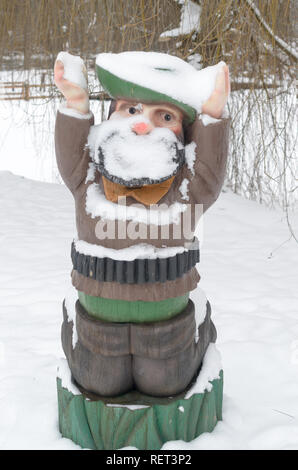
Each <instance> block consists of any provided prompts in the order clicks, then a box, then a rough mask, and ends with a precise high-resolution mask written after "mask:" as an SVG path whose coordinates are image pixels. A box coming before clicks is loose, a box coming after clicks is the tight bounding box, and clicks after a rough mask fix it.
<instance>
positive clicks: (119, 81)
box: [96, 52, 196, 123]
mask: <svg viewBox="0 0 298 470" xmlns="http://www.w3.org/2000/svg"><path fill="white" fill-rule="evenodd" d="M138 54H142V55H140V56H139V57H140V58H142V59H143V57H144V54H150V55H151V56H150V59H151V60H150V61H149V65H147V64H146V67H145V69H144V68H143V69H142V63H141V64H138V62H137V60H136V59H137V58H138ZM123 55H126V57H127V56H128V59H130V57H131V56H132V57H133V59H134V60H133V61H131V60H128V62H127V67H126V68H128V69H129V74H127V73H125V72H126V71H124V72H123V67H122V68H121V63H123ZM152 55H153V59H154V57H155V55H156V56H158V59H159V60H157V61H156V64H154V60H153V61H152ZM106 56H108V59H109V60H108V61H107V60H106ZM119 56H122V57H121V61H120V64H119V60H118V59H119ZM160 56H165V57H172V56H168V55H167V54H160V53H145V52H144V53H138V52H131V53H129V52H125V53H120V54H99V55H98V56H97V59H96V72H97V75H98V79H99V81H100V83H101V85H102V87H103V88H104V90H105V91H106V92H107V93H108V94H109V95H110V96H111V97H112V98H114V99H120V98H123V99H131V100H136V101H138V102H142V103H169V104H171V105H174V106H176V107H177V108H178V109H180V110H181V111H182V112H183V114H184V116H185V120H186V121H187V122H188V123H191V122H193V121H194V120H195V118H196V110H195V108H193V107H192V106H189V104H186V103H184V102H183V101H181V100H180V99H177V98H176V97H173V96H171V94H170V93H166V92H164V91H163V90H165V89H166V84H167V82H169V81H170V82H171V84H172V89H173V83H175V78H176V76H177V74H178V75H179V74H180V77H179V78H180V80H181V70H177V68H175V67H173V66H169V67H168V66H166V65H165V66H164V67H163V66H161V64H160ZM145 58H146V55H145ZM175 60H178V61H179V62H182V63H183V64H185V65H186V66H187V67H189V64H187V63H186V62H184V61H182V60H181V59H178V58H176V57H175ZM155 65H156V66H155ZM171 65H172V64H171ZM134 67H135V71H136V80H135V81H134V80H129V79H127V78H126V76H128V75H129V76H130V77H133V71H134V70H133V69H134ZM148 68H149V73H150V74H151V76H152V78H153V79H152V81H151V86H148V80H147V83H146V85H144V84H143V83H140V82H142V79H140V76H142V73H143V75H144V76H146V73H147V72H148ZM137 82H139V83H137ZM145 82H146V81H145ZM160 83H162V85H163V86H162V87H161V89H162V92H161V91H160V90H158V89H157V88H159V86H158V85H159V84H160Z"/></svg>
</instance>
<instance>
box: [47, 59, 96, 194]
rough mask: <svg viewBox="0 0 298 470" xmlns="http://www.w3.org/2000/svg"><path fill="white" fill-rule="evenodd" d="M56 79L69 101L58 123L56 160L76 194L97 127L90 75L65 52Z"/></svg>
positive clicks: (58, 61) (77, 60) (84, 171)
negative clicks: (91, 103) (92, 130)
mask: <svg viewBox="0 0 298 470" xmlns="http://www.w3.org/2000/svg"><path fill="white" fill-rule="evenodd" d="M54 77H55V83H56V86H57V87H58V89H59V90H60V91H61V93H62V94H63V96H64V97H65V100H66V102H65V104H64V105H63V106H62V108H61V109H60V111H58V114H57V119H56V127H55V148H56V158H57V164H58V169H59V171H60V174H61V176H62V178H63V180H64V182H65V184H66V185H67V186H68V188H69V189H70V190H71V191H72V192H73V191H74V190H75V189H76V188H77V187H78V186H79V184H80V183H81V182H82V181H83V179H84V178H85V177H86V171H87V165H88V159H89V155H88V151H87V150H85V149H84V148H85V144H86V142H87V137H88V134H89V130H90V126H92V125H93V123H94V119H93V115H92V113H90V111H89V97H88V88H87V72H86V68H85V66H84V63H83V61H82V59H81V58H80V57H75V56H72V55H70V54H68V53H66V52H62V53H60V54H59V55H58V57H57V60H56V63H55V68H54Z"/></svg>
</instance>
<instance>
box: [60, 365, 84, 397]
mask: <svg viewBox="0 0 298 470" xmlns="http://www.w3.org/2000/svg"><path fill="white" fill-rule="evenodd" d="M57 377H58V378H59V379H61V385H62V387H63V388H66V389H67V390H68V391H69V392H71V393H72V394H73V395H80V394H81V392H80V390H79V389H78V388H77V387H76V386H75V385H74V383H73V382H72V380H71V372H70V369H69V366H68V363H67V360H66V359H65V358H61V359H60V360H59V362H58V366H57Z"/></svg>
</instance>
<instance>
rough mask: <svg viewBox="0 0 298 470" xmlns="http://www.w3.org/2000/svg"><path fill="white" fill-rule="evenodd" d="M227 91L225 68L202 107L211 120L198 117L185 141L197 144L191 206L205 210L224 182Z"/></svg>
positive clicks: (226, 151) (227, 83)
mask: <svg viewBox="0 0 298 470" xmlns="http://www.w3.org/2000/svg"><path fill="white" fill-rule="evenodd" d="M229 92H230V80H229V69H228V66H227V65H225V66H223V67H222V68H221V69H220V71H219V72H218V75H217V77H216V82H215V88H214V91H213V93H212V95H211V96H210V98H209V99H208V100H207V101H206V102H205V103H204V104H203V106H202V113H203V114H205V115H208V116H210V117H211V118H214V119H213V120H212V119H204V117H203V119H199V118H197V119H196V121H195V122H194V123H193V124H192V126H191V127H190V128H189V129H188V131H187V134H186V141H187V142H195V144H196V150H195V152H196V159H195V161H194V165H193V173H192V175H191V181H190V184H189V193H190V196H191V200H192V202H193V203H196V204H203V205H204V211H206V210H207V209H208V207H210V206H211V204H213V203H214V202H215V201H216V199H217V198H218V196H219V194H220V191H221V188H222V185H223V183H224V178H225V173H226V165H227V157H228V142H229V128H230V119H229V118H225V117H223V112H224V107H225V105H226V102H227V100H228V96H229Z"/></svg>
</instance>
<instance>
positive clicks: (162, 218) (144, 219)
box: [86, 183, 187, 225]
mask: <svg viewBox="0 0 298 470" xmlns="http://www.w3.org/2000/svg"><path fill="white" fill-rule="evenodd" d="M125 201H126V197H121V198H119V199H118V204H116V203H114V202H112V201H108V200H107V199H106V197H105V195H104V193H103V192H102V190H101V188H100V186H99V185H98V184H96V183H92V184H90V186H89V187H88V189H87V197H86V212H87V214H90V215H91V217H93V218H95V217H101V218H102V219H105V220H132V221H133V222H139V223H143V224H146V225H150V224H154V225H168V224H170V223H178V222H179V218H180V214H181V213H182V212H184V211H185V210H186V209H187V205H186V204H181V203H180V202H174V203H173V204H171V205H170V206H166V207H161V206H162V204H160V207H158V205H157V204H152V205H151V206H150V209H146V208H145V206H143V205H142V204H132V205H130V206H126V205H125Z"/></svg>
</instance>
